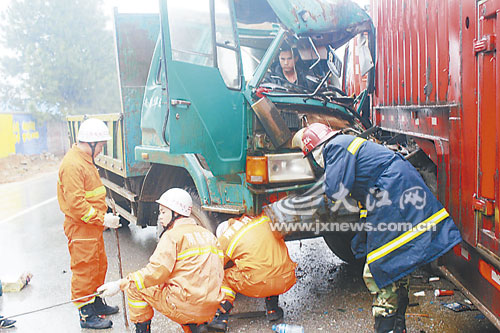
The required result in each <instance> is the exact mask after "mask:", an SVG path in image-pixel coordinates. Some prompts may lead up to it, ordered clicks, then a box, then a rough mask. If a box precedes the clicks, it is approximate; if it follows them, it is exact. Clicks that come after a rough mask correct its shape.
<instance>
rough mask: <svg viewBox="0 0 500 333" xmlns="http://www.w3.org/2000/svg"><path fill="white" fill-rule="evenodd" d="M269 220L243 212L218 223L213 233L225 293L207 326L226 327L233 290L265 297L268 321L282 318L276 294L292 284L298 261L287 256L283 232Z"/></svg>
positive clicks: (219, 328) (233, 295)
mask: <svg viewBox="0 0 500 333" xmlns="http://www.w3.org/2000/svg"><path fill="white" fill-rule="evenodd" d="M269 222H270V219H269V217H267V216H265V215H261V216H258V217H256V218H253V219H252V218H249V217H248V216H242V217H241V218H239V219H229V220H228V221H225V222H222V223H221V224H219V226H218V227H217V231H216V235H217V238H218V239H219V243H220V246H221V249H222V251H223V252H224V265H225V270H224V281H223V282H222V291H223V292H224V294H225V296H224V300H223V302H222V303H221V306H220V308H219V310H217V313H216V315H215V318H214V320H213V321H212V322H211V323H210V324H209V325H208V326H209V328H212V329H216V330H220V331H226V329H227V322H228V319H229V312H230V311H231V309H232V308H233V302H234V299H235V297H236V293H240V294H243V295H245V296H249V297H256V298H265V303H266V316H267V319H268V320H269V321H276V320H280V319H281V318H283V309H282V308H280V307H279V306H278V297H279V295H280V294H283V293H285V292H286V291H288V290H289V289H290V288H291V287H292V286H293V285H294V284H295V281H296V278H295V268H296V267H297V264H296V263H294V262H293V261H292V259H290V256H289V254H288V248H287V246H286V244H285V241H284V239H283V235H281V234H280V233H279V232H278V231H273V230H271V227H270V225H269Z"/></svg>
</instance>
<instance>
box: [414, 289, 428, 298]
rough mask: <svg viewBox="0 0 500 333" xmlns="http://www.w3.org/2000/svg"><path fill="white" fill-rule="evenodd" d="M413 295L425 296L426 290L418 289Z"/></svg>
mask: <svg viewBox="0 0 500 333" xmlns="http://www.w3.org/2000/svg"><path fill="white" fill-rule="evenodd" d="M413 296H417V297H423V296H425V291H423V290H422V291H417V292H416V293H413Z"/></svg>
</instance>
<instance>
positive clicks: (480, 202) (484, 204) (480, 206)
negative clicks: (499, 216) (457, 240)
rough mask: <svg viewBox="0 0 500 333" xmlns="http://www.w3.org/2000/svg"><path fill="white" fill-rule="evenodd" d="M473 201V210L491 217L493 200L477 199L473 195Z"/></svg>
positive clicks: (493, 206)
mask: <svg viewBox="0 0 500 333" xmlns="http://www.w3.org/2000/svg"><path fill="white" fill-rule="evenodd" d="M473 200H474V202H473V208H474V210H477V211H478V212H480V213H481V214H483V215H486V216H490V215H493V212H494V208H495V200H490V199H485V198H478V197H477V195H476V194H474V199H473Z"/></svg>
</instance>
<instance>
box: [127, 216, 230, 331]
mask: <svg viewBox="0 0 500 333" xmlns="http://www.w3.org/2000/svg"><path fill="white" fill-rule="evenodd" d="M222 261H223V254H222V251H221V250H220V249H219V247H218V242H217V238H215V236H214V235H213V234H212V233H211V232H209V231H208V230H207V229H205V228H203V227H200V226H198V225H196V222H195V220H193V219H192V218H179V219H177V220H176V221H175V223H174V225H173V227H172V228H171V229H169V230H167V231H166V232H164V233H163V235H162V236H161V239H160V241H159V243H158V246H157V247H156V250H155V252H154V253H153V255H152V256H151V258H150V259H149V263H148V264H147V265H146V267H144V268H142V269H140V270H138V271H136V272H134V273H131V274H129V275H128V276H127V280H128V281H129V284H128V285H127V286H126V288H125V290H126V292H127V298H128V307H129V311H130V320H131V321H132V322H134V323H142V322H146V321H148V320H150V319H151V318H153V314H154V311H153V308H154V309H156V310H158V311H160V312H161V313H162V314H164V315H165V316H167V317H168V318H170V319H171V320H173V321H175V322H177V323H179V324H181V325H183V324H200V323H204V322H207V321H210V320H211V319H212V318H213V316H214V314H215V311H216V310H217V308H218V306H219V303H220V302H221V301H222V298H223V296H224V295H223V293H222V291H221V284H222V279H223V276H224V268H223V265H222Z"/></svg>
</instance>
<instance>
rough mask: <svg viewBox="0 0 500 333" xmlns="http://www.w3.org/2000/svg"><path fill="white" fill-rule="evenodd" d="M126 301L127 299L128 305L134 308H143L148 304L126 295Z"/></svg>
mask: <svg viewBox="0 0 500 333" xmlns="http://www.w3.org/2000/svg"><path fill="white" fill-rule="evenodd" d="M127 301H128V306H130V307H131V308H136V309H143V308H145V307H147V306H148V305H149V304H148V303H147V302H145V301H136V300H134V299H130V298H128V297H127Z"/></svg>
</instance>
